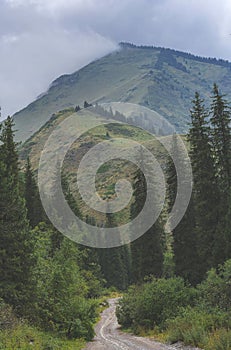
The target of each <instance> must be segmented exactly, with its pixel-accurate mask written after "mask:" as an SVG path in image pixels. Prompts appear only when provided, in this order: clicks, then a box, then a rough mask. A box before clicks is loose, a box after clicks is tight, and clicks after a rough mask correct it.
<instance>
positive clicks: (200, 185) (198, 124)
mask: <svg viewBox="0 0 231 350" xmlns="http://www.w3.org/2000/svg"><path fill="white" fill-rule="evenodd" d="M192 102H193V107H192V110H191V126H190V129H189V134H188V140H189V142H190V153H189V154H190V159H191V165H192V170H193V200H194V210H195V223H196V230H195V234H196V238H197V247H198V253H199V258H200V272H201V277H204V275H205V273H206V272H207V271H208V270H209V269H210V268H211V267H213V266H215V265H216V259H215V257H214V255H213V253H212V252H213V251H214V246H215V244H216V240H217V239H219V237H216V226H217V222H218V219H219V218H218V211H219V209H218V208H219V204H220V202H219V191H218V186H217V179H216V176H215V167H214V162H213V155H212V150H211V144H210V127H209V125H208V113H207V111H206V110H205V107H204V101H203V100H202V99H201V98H200V96H199V94H198V93H196V94H195V98H194V100H193V101H192Z"/></svg>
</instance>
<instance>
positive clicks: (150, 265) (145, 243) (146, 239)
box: [130, 148, 163, 282]
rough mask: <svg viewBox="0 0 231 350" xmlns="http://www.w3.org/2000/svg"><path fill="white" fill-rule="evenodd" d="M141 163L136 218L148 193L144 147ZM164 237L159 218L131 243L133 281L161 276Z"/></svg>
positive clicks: (136, 181) (133, 209)
mask: <svg viewBox="0 0 231 350" xmlns="http://www.w3.org/2000/svg"><path fill="white" fill-rule="evenodd" d="M139 164H140V165H139V169H137V171H136V173H135V175H134V182H133V183H134V185H133V196H134V202H133V204H132V205H131V212H130V217H131V219H134V218H135V217H136V216H137V215H138V214H139V213H140V212H141V210H142V209H143V206H144V203H145V200H146V195H147V183H146V179H145V177H144V174H143V172H142V171H141V169H144V168H145V167H146V168H148V166H149V165H148V164H146V163H145V164H144V157H143V152H142V148H141V150H140V154H139ZM153 176H154V175H153ZM154 181H155V180H154ZM155 205H156V203H153V212H154V207H155ZM153 215H154V214H153ZM162 237H163V227H162V224H161V222H160V220H157V221H156V223H154V225H153V226H152V227H151V228H150V229H149V230H148V231H147V232H146V233H145V234H144V235H143V236H141V237H140V238H138V239H137V240H135V241H134V242H132V243H131V257H132V263H131V264H132V266H131V270H132V271H131V274H132V276H131V279H132V282H142V280H143V279H144V277H145V276H150V275H154V276H156V277H159V276H161V274H162V270H163V247H162V242H161V240H162Z"/></svg>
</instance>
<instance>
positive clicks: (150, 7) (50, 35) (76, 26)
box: [0, 0, 231, 116]
mask: <svg viewBox="0 0 231 350" xmlns="http://www.w3.org/2000/svg"><path fill="white" fill-rule="evenodd" d="M0 16H1V18H0V50H1V66H0V104H1V105H2V109H3V115H4V116H6V115H7V114H12V113H14V112H16V111H17V110H18V109H20V108H22V107H24V106H25V105H26V104H28V103H29V102H31V101H32V100H33V99H34V98H36V96H37V95H39V94H40V93H41V92H42V91H45V90H46V89H47V87H48V85H49V83H50V82H51V81H52V80H53V79H55V78H56V77H58V76H59V75H61V74H64V73H70V72H72V71H75V70H77V69H79V68H80V67H81V66H83V65H84V64H86V63H88V62H89V61H91V60H93V59H95V58H98V57H100V56H103V55H104V54H106V53H108V52H110V51H112V50H114V49H116V47H117V45H116V43H117V42H120V41H130V42H134V43H136V44H147V45H156V46H165V47H172V48H175V49H179V50H182V51H190V52H192V53H195V54H198V55H204V56H215V57H218V58H224V59H229V60H231V45H230V44H231V35H230V34H231V25H230V23H231V3H230V1H229V0H221V1H220V2H219V3H217V2H216V1H215V0H205V1H203V2H201V1H199V0H189V1H187V2H186V1H185V2H182V1H180V0H155V1H150V0H123V1H122V0H119V1H118V0H99V1H95V0H49V1H47V0H3V1H2V2H1V3H0Z"/></svg>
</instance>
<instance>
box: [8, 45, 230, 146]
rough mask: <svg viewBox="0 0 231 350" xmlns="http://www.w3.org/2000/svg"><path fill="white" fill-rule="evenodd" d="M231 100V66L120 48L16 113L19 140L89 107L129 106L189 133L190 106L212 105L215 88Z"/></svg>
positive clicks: (162, 51) (63, 79)
mask: <svg viewBox="0 0 231 350" xmlns="http://www.w3.org/2000/svg"><path fill="white" fill-rule="evenodd" d="M214 82H216V83H217V84H218V85H219V87H220V88H221V90H222V91H223V92H224V93H226V94H227V95H228V97H229V98H230V97H231V92H230V83H231V63H229V62H227V61H223V60H216V59H210V58H201V57H197V56H193V55H191V54H187V53H183V52H179V51H175V50H171V49H164V48H156V47H136V46H135V45H132V44H120V49H119V50H118V51H115V52H112V53H111V54H109V55H107V56H105V57H103V58H101V59H99V60H96V61H94V62H92V63H90V64H89V65H87V66H85V67H84V68H82V69H80V70H79V71H77V72H75V73H73V74H70V75H63V76H61V77H59V78H58V79H57V80H55V81H54V82H53V83H52V84H51V86H50V88H49V90H48V91H47V93H45V94H43V95H41V97H40V98H38V99H37V100H36V101H34V102H33V103H31V104H30V105H29V106H28V107H26V108H25V109H23V110H22V111H20V112H18V113H16V114H15V116H14V118H15V123H16V129H17V130H18V132H17V135H16V137H17V139H18V140H21V141H25V140H26V139H28V138H29V137H30V136H31V135H32V134H33V133H34V132H35V131H37V130H38V129H39V128H40V127H41V126H42V125H43V124H44V123H45V122H46V121H48V120H49V119H50V117H51V115H52V114H53V113H55V112H57V111H59V110H62V109H65V108H68V107H71V106H76V105H79V104H80V105H82V104H83V101H84V100H87V101H89V102H91V103H92V102H100V103H102V102H120V101H121V102H130V103H137V104H141V105H143V106H146V107H148V108H150V109H152V110H155V111H156V112H158V113H160V114H161V115H163V116H164V117H165V118H167V119H168V120H169V121H170V122H171V123H172V124H173V125H175V127H176V129H177V131H178V132H185V130H186V129H187V125H188V124H187V123H188V120H189V112H188V111H189V108H190V101H191V99H192V98H193V96H194V93H195V91H196V90H198V91H199V92H200V94H201V96H202V97H203V98H205V99H206V100H208V98H209V96H210V92H211V88H212V84H213V83H214Z"/></svg>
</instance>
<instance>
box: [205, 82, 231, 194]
mask: <svg viewBox="0 0 231 350" xmlns="http://www.w3.org/2000/svg"><path fill="white" fill-rule="evenodd" d="M210 121H211V126H212V132H211V134H212V145H213V153H214V159H215V169H216V176H217V178H218V179H219V186H220V188H221V191H222V192H223V193H224V195H225V194H226V195H227V191H228V190H229V189H230V185H231V126H230V121H231V119H230V107H229V104H228V102H227V101H226V100H225V98H224V95H222V94H221V93H220V92H219V89H218V87H217V85H216V84H214V87H213V96H212V106H211V117H210Z"/></svg>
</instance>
